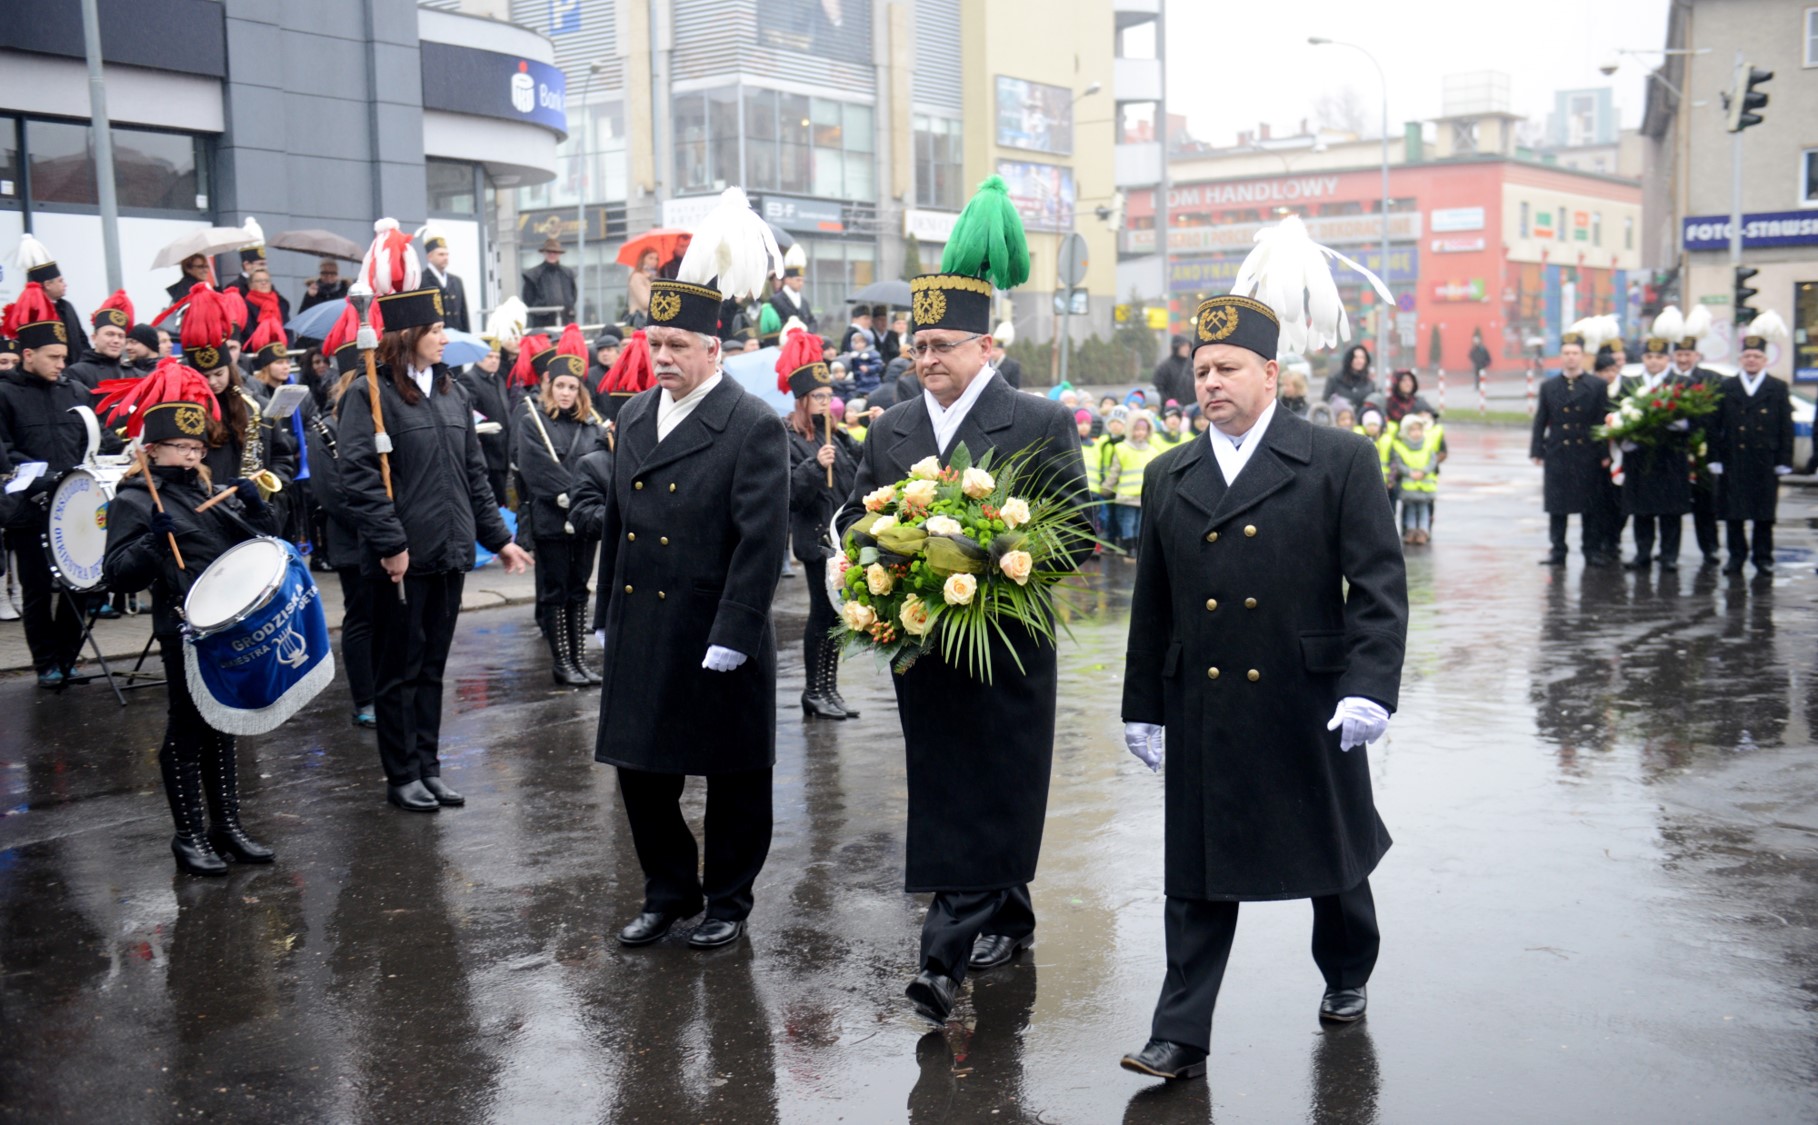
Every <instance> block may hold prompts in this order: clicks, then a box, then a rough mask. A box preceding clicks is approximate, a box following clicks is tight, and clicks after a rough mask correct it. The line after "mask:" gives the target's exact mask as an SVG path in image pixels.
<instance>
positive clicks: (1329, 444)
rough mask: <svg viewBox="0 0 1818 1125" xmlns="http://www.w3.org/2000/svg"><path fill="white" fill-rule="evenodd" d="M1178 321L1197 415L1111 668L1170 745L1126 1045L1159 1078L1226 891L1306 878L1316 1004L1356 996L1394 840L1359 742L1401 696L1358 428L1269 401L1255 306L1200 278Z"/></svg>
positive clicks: (1220, 924) (1169, 464) (1296, 894)
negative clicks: (1143, 950) (1311, 419)
mask: <svg viewBox="0 0 1818 1125" xmlns="http://www.w3.org/2000/svg"><path fill="white" fill-rule="evenodd" d="M1195 324H1196V325H1197V328H1196V331H1197V332H1198V340H1197V341H1196V346H1195V348H1194V351H1193V364H1194V390H1195V394H1196V397H1197V399H1198V401H1199V404H1200V407H1201V409H1203V410H1204V411H1205V412H1206V414H1207V416H1208V417H1210V418H1211V419H1212V428H1211V429H1210V430H1208V431H1207V432H1206V433H1205V434H1203V435H1201V436H1199V437H1197V438H1195V439H1194V440H1193V441H1190V442H1185V443H1183V444H1181V445H1179V446H1177V447H1176V448H1174V449H1172V450H1169V451H1168V452H1167V453H1164V454H1162V455H1161V456H1160V457H1159V458H1157V459H1156V460H1155V461H1154V462H1153V463H1151V464H1150V466H1149V468H1148V472H1147V474H1146V475H1145V477H1144V480H1143V497H1142V500H1143V530H1142V545H1141V547H1140V549H1139V550H1138V551H1137V572H1136V582H1135V588H1134V591H1133V593H1132V595H1131V606H1130V642H1129V650H1128V655H1127V657H1126V662H1125V670H1124V699H1123V716H1124V721H1125V724H1126V728H1125V740H1126V742H1127V743H1128V744H1129V746H1130V749H1131V752H1132V753H1134V754H1136V755H1137V756H1138V757H1139V758H1140V759H1142V760H1143V761H1144V763H1145V764H1147V765H1149V766H1150V768H1152V769H1160V768H1162V766H1163V763H1164V760H1165V765H1166V770H1165V780H1166V797H1165V802H1164V806H1165V810H1166V814H1165V816H1166V819H1165V825H1166V830H1165V834H1164V841H1165V845H1166V891H1167V907H1166V912H1165V916H1164V927H1165V933H1166V935H1167V946H1168V969H1167V976H1166V979H1165V981H1164V983H1163V985H1162V992H1161V998H1160V1000H1159V1001H1158V1002H1157V1004H1156V1008H1155V1017H1154V1022H1153V1026H1152V1031H1151V1036H1152V1038H1151V1039H1150V1042H1149V1043H1148V1044H1147V1046H1145V1047H1144V1048H1143V1050H1142V1051H1140V1052H1137V1053H1135V1054H1133V1055H1129V1056H1125V1058H1124V1061H1123V1065H1124V1066H1125V1067H1126V1068H1127V1069H1130V1070H1134V1071H1137V1072H1139V1073H1143V1074H1150V1075H1155V1076H1158V1077H1164V1078H1187V1077H1194V1076H1196V1075H1199V1074H1203V1073H1204V1070H1205V1059H1206V1052H1207V1047H1208V1045H1209V1041H1210V1037H1211V1024H1212V1010H1213V1006H1214V1004H1215V1002H1216V1001H1217V998H1218V991H1219V985H1220V983H1221V981H1222V979H1223V976H1224V969H1225V962H1226V958H1227V957H1228V956H1229V954H1230V951H1231V941H1232V938H1233V936H1234V934H1235V933H1236V927H1237V912H1238V907H1237V904H1238V903H1240V902H1254V901H1268V900H1274V899H1292V898H1310V899H1312V900H1313V958H1314V961H1315V962H1316V963H1317V964H1318V966H1319V969H1320V971H1321V973H1322V974H1323V975H1324V977H1325V982H1326V991H1325V996H1324V999H1323V1000H1322V1002H1321V1004H1320V1017H1321V1018H1322V1019H1325V1020H1334V1021H1350V1020H1355V1019H1358V1018H1361V1017H1362V1015H1363V1013H1364V1004H1365V998H1364V984H1365V982H1366V981H1367V980H1368V979H1369V976H1370V972H1371V969H1372V968H1373V967H1374V965H1375V962H1376V952H1377V945H1378V934H1377V927H1376V912H1375V905H1374V902H1373V900H1372V898H1371V894H1370V883H1369V876H1370V873H1371V872H1372V871H1373V870H1374V869H1375V867H1376V864H1377V861H1378V860H1380V859H1381V858H1382V856H1383V853H1384V852H1386V851H1387V850H1388V848H1389V843H1390V841H1389V833H1388V830H1387V829H1386V828H1384V826H1383V823H1382V820H1381V819H1380V818H1379V817H1378V816H1377V814H1376V808H1375V804H1374V801H1373V798H1372V795H1371V788H1370V765H1369V758H1368V757H1367V754H1368V750H1367V744H1368V743H1369V742H1370V741H1372V740H1374V739H1375V738H1378V737H1380V736H1381V735H1382V733H1383V732H1384V730H1385V729H1386V727H1387V725H1388V719H1389V713H1390V712H1392V711H1394V710H1395V707H1396V702H1397V696H1398V694H1399V691H1400V684H1401V664H1402V652H1403V645H1404V640H1405V635H1406V631H1407V620H1408V600H1407V599H1408V594H1407V576H1406V572H1405V570H1404V568H1403V564H1402V552H1401V545H1400V543H1399V542H1398V540H1397V535H1396V528H1395V519H1394V515H1393V513H1392V511H1391V509H1390V505H1389V501H1388V497H1387V494H1386V493H1385V492H1384V491H1383V488H1382V470H1381V466H1380V462H1379V460H1378V458H1377V454H1376V451H1375V449H1374V448H1373V447H1372V446H1371V444H1370V443H1369V441H1368V440H1366V439H1364V438H1362V437H1359V436H1358V435H1356V434H1352V433H1348V432H1345V431H1343V430H1338V429H1332V428H1327V427H1321V426H1315V425H1312V424H1310V423H1308V422H1307V421H1305V420H1304V419H1302V418H1300V417H1298V416H1297V415H1295V414H1293V413H1291V412H1290V411H1287V410H1283V409H1278V408H1277V406H1276V401H1275V396H1276V379H1277V367H1276V364H1275V360H1274V357H1275V355H1276V343H1277V338H1278V330H1277V323H1276V317H1275V314H1274V313H1273V312H1272V311H1271V310H1270V309H1269V307H1268V306H1267V305H1264V304H1262V303H1261V302H1258V301H1255V300H1252V299H1250V298H1247V297H1240V296H1229V297H1215V298H1213V299H1211V300H1210V301H1207V302H1205V303H1203V304H1202V305H1201V306H1200V308H1199V312H1198V316H1197V317H1196V320H1195ZM1328 716H1329V718H1328ZM1164 750H1165V753H1164Z"/></svg>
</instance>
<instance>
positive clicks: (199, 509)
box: [196, 488, 234, 515]
mask: <svg viewBox="0 0 1818 1125" xmlns="http://www.w3.org/2000/svg"><path fill="white" fill-rule="evenodd" d="M233 494H234V490H233V489H231V488H224V489H222V490H221V491H219V492H217V493H215V494H214V495H213V496H210V497H209V498H208V499H206V500H204V501H202V503H200V504H198V505H196V514H197V515H201V514H202V513H203V512H206V511H208V510H209V509H210V508H212V507H214V506H215V505H216V504H219V503H220V502H221V501H223V500H225V499H227V498H228V497H229V496H232V495H233Z"/></svg>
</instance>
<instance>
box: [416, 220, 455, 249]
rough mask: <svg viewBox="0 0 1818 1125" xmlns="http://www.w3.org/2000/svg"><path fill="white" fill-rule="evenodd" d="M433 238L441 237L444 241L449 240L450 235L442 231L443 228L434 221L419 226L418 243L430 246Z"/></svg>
mask: <svg viewBox="0 0 1818 1125" xmlns="http://www.w3.org/2000/svg"><path fill="white" fill-rule="evenodd" d="M432 238H439V239H441V240H442V241H443V242H447V241H448V236H447V235H446V234H443V233H442V228H441V227H438V226H436V225H435V224H433V223H424V224H423V225H422V226H420V227H418V228H417V234H416V239H417V243H418V245H421V246H428V245H429V240H430V239H432Z"/></svg>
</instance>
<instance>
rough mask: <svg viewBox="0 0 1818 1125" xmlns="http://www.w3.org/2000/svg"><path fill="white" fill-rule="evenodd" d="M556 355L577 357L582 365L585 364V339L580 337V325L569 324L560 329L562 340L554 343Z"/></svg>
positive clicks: (586, 357)
mask: <svg viewBox="0 0 1818 1125" xmlns="http://www.w3.org/2000/svg"><path fill="white" fill-rule="evenodd" d="M556 354H557V355H572V356H577V357H579V358H580V360H581V362H582V363H583V364H585V363H586V362H587V360H588V358H589V357H588V355H587V337H585V336H583V335H581V326H580V325H578V324H570V325H569V326H568V327H566V328H564V329H562V338H561V339H559V340H557V341H556Z"/></svg>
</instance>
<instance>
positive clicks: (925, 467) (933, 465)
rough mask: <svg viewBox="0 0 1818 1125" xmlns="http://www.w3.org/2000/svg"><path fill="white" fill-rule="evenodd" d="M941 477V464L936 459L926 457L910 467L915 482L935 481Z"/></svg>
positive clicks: (910, 473) (910, 474)
mask: <svg viewBox="0 0 1818 1125" xmlns="http://www.w3.org/2000/svg"><path fill="white" fill-rule="evenodd" d="M940 475H941V463H940V461H939V460H938V459H936V458H934V457H924V458H922V459H921V460H920V461H917V462H916V463H915V464H913V465H911V466H909V476H910V477H911V478H913V479H915V480H933V479H934V478H936V477H938V476H940Z"/></svg>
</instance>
